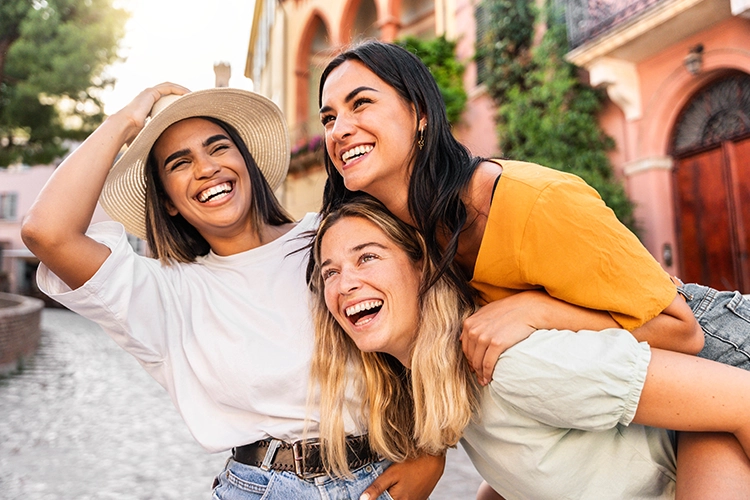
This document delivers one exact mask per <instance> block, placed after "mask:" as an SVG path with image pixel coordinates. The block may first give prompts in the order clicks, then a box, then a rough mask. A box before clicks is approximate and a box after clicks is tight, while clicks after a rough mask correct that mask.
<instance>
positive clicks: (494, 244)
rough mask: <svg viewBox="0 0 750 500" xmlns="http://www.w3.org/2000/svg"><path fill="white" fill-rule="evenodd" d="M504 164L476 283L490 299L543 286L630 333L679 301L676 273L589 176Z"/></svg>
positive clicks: (528, 165) (485, 233)
mask: <svg viewBox="0 0 750 500" xmlns="http://www.w3.org/2000/svg"><path fill="white" fill-rule="evenodd" d="M497 163H498V164H499V165H501V166H502V167H503V173H502V175H501V177H500V179H499V181H498V183H497V187H496V189H495V194H494V196H493V199H492V206H491V208H490V214H489V218H488V221H487V227H486V229H485V232H484V236H483V238H482V243H481V246H480V249H479V255H478V257H477V262H476V265H475V268H474V277H473V279H472V281H471V285H472V286H473V287H474V288H475V289H477V290H478V291H479V292H481V294H482V297H483V299H484V300H486V301H487V302H491V301H493V300H498V299H501V298H504V297H508V296H510V295H512V294H515V293H518V292H520V291H523V290H530V289H542V288H543V289H545V290H546V291H547V293H549V294H550V295H551V296H553V297H556V298H558V299H561V300H564V301H565V302H568V303H571V304H575V305H579V306H583V307H587V308H590V309H597V310H602V311H608V312H609V313H610V314H611V315H612V317H613V318H614V320H615V321H617V323H618V324H620V325H621V326H622V327H623V328H625V329H627V330H633V329H635V328H637V327H639V326H641V325H642V324H643V323H645V322H646V321H648V320H650V319H652V318H654V317H655V316H657V315H658V314H659V313H661V312H662V311H663V310H664V309H665V308H666V307H667V306H668V305H669V304H670V303H671V302H672V300H674V297H675V295H676V293H677V289H676V287H675V286H674V284H673V283H672V282H671V281H670V279H669V275H668V274H667V273H666V272H665V271H664V270H663V269H662V267H661V266H660V265H659V263H658V262H656V260H655V259H654V258H653V256H652V255H651V254H650V253H648V251H647V250H646V248H645V247H644V246H643V245H642V244H641V242H640V241H638V238H636V237H635V235H634V234H633V233H631V232H630V231H629V230H628V229H627V228H626V227H625V226H624V225H622V224H621V223H620V222H619V221H618V220H617V217H615V214H614V212H613V211H612V210H611V209H610V208H608V207H607V206H606V205H605V204H604V202H603V201H602V199H601V197H600V196H599V194H598V193H597V192H596V191H595V190H594V189H593V188H591V187H590V186H589V185H587V184H586V183H585V182H584V181H583V180H581V179H580V178H579V177H577V176H574V175H571V174H567V173H564V172H560V171H557V170H553V169H550V168H547V167H542V166H540V165H535V164H533V163H525V162H518V161H500V162H497Z"/></svg>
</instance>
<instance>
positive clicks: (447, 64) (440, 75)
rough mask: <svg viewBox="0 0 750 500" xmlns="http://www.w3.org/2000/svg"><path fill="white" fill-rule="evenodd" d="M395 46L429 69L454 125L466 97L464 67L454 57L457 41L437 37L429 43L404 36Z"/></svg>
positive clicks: (462, 108) (464, 104) (462, 109)
mask: <svg viewBox="0 0 750 500" xmlns="http://www.w3.org/2000/svg"><path fill="white" fill-rule="evenodd" d="M397 43H398V44H399V45H401V46H402V47H404V48H405V49H406V50H408V51H409V52H411V53H412V54H414V55H416V56H417V57H419V58H420V59H421V60H422V62H423V63H425V65H426V66H427V67H428V68H429V69H430V73H432V76H433V77H435V81H437V84H438V87H439V88H440V93H441V94H442V95H443V101H445V108H446V114H447V115H448V121H449V122H451V123H454V124H455V123H457V122H458V120H459V119H460V118H461V113H463V111H464V108H466V100H467V95H466V90H465V89H464V83H463V76H464V69H465V68H464V66H463V65H462V64H461V63H460V62H459V61H458V59H457V58H456V42H452V41H449V40H447V39H446V38H445V36H439V37H437V38H434V39H431V40H422V39H419V38H415V37H406V38H404V39H403V40H399V41H398V42H397Z"/></svg>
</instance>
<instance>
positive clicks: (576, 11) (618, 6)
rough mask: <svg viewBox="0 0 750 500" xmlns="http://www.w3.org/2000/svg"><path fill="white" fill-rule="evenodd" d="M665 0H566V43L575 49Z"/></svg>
mask: <svg viewBox="0 0 750 500" xmlns="http://www.w3.org/2000/svg"><path fill="white" fill-rule="evenodd" d="M664 1H667V0H565V19H566V22H567V25H568V42H569V43H570V48H571V49H574V48H576V47H578V46H579V45H581V44H583V43H584V42H586V41H588V40H591V39H592V38H594V37H596V36H598V35H601V34H602V33H604V32H606V31H608V30H610V29H611V28H613V27H615V26H617V25H618V24H622V23H623V22H625V21H628V20H630V19H632V18H633V17H634V16H636V15H638V14H641V13H642V12H644V11H645V10H647V9H649V8H651V7H653V6H654V5H656V4H658V3H661V2H664Z"/></svg>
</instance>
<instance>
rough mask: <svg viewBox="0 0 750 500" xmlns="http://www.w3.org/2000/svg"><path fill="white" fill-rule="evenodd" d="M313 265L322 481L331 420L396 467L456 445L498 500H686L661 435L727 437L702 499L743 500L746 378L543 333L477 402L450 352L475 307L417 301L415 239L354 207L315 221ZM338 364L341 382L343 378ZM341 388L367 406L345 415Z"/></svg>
mask: <svg viewBox="0 0 750 500" xmlns="http://www.w3.org/2000/svg"><path fill="white" fill-rule="evenodd" d="M313 252H314V259H315V270H314V273H313V275H312V280H313V282H312V285H313V288H314V291H315V292H316V301H315V321H316V339H315V351H314V357H313V372H312V373H313V381H314V382H317V383H318V384H319V387H320V394H321V411H322V412H323V415H324V416H325V417H326V418H324V419H323V422H324V423H323V425H322V426H321V430H320V432H321V440H322V442H323V456H324V458H325V460H326V461H327V463H328V466H329V468H330V469H331V470H332V471H334V472H338V473H342V472H343V473H346V469H347V468H346V464H345V462H344V460H343V458H344V454H343V449H344V447H343V439H344V434H345V433H344V428H343V418H342V415H343V414H345V413H346V412H347V411H352V410H354V411H359V412H360V413H361V414H362V416H363V417H365V416H366V417H367V418H368V419H369V432H370V436H371V443H372V445H373V447H374V449H375V450H376V451H378V452H379V453H381V454H382V455H383V456H385V457H387V458H389V459H392V460H399V459H402V458H404V457H408V456H412V455H414V454H415V453H419V452H420V451H428V452H432V453H435V452H438V451H439V450H441V449H444V448H446V447H448V446H453V445H455V444H456V443H457V442H458V440H459V438H460V437H461V436H462V435H463V436H464V445H465V447H466V449H467V451H468V452H469V455H470V457H471V459H472V461H473V463H474V465H475V466H476V467H477V469H478V470H479V472H480V473H481V474H482V476H483V477H484V479H485V481H487V482H488V483H489V485H490V486H491V487H492V488H493V489H494V490H495V491H496V492H498V493H499V494H501V495H503V497H504V498H506V499H508V500H511V499H514V498H533V499H535V500H542V499H559V498H570V499H585V498H591V499H608V498H611V499H623V498H628V499H650V498H663V499H671V498H689V497H691V495H695V492H694V491H693V490H692V488H691V487H689V486H687V485H689V484H692V483H695V481H696V480H700V478H701V477H700V474H698V475H697V476H691V477H687V476H685V477H683V475H682V474H677V470H678V469H677V463H678V461H679V459H680V458H681V455H680V454H679V453H678V449H677V448H676V436H675V433H674V432H672V431H666V430H664V429H663V428H669V429H676V430H679V431H709V432H721V433H724V432H726V433H731V434H726V437H727V438H728V439H732V440H738V441H739V443H740V444H741V446H742V448H741V449H742V450H744V452H742V453H743V456H742V457H741V463H742V466H740V467H739V468H738V469H737V471H736V480H737V482H736V484H726V485H725V488H724V489H723V490H722V489H714V490H713V495H714V497H716V498H743V495H744V497H747V495H748V494H750V460H749V459H748V457H747V454H750V373H748V372H746V371H744V370H740V369H737V368H734V367H730V366H726V365H722V364H719V363H716V362H713V361H708V360H704V359H700V358H696V357H693V356H688V355H684V354H680V353H675V352H671V351H665V350H660V349H652V348H650V347H649V346H648V344H646V343H645V342H638V341H637V340H636V339H635V338H634V337H633V336H632V335H631V334H630V333H629V332H627V331H626V330H622V329H608V330H604V331H601V332H593V331H580V332H572V331H558V330H539V331H537V332H535V333H533V334H532V335H531V336H530V337H529V338H528V339H526V340H524V341H521V342H520V343H518V344H517V345H516V346H514V347H512V348H510V349H508V350H507V351H505V352H504V353H503V354H502V355H501V357H500V359H499V361H498V363H497V365H496V367H495V371H494V373H493V377H492V380H491V382H490V384H488V385H487V386H485V387H482V388H481V389H478V386H477V384H476V383H475V381H474V378H473V377H472V375H471V372H470V370H469V367H468V364H467V362H466V361H465V360H464V358H463V356H462V352H461V346H460V343H459V342H458V335H459V334H460V332H461V324H462V320H463V319H464V318H465V317H466V316H468V315H469V314H471V313H472V312H473V307H472V305H471V304H467V303H465V302H464V301H463V300H462V299H461V298H460V295H459V294H458V293H457V290H455V289H454V288H453V287H452V285H451V284H450V282H449V281H448V280H447V279H446V278H444V277H442V278H440V279H438V281H437V282H436V284H435V285H434V286H432V287H426V285H425V284H426V283H429V282H430V280H431V278H432V277H433V276H434V268H433V267H432V265H431V264H430V260H429V259H428V258H427V257H426V256H427V254H426V248H425V245H424V242H423V240H422V238H421V237H420V236H419V235H418V233H417V232H416V230H415V229H413V228H412V227H410V226H408V225H406V224H405V223H403V222H402V221H400V220H399V219H397V218H395V217H394V216H392V215H391V214H389V213H388V212H387V210H386V209H385V208H384V207H383V206H382V205H381V204H380V203H379V202H377V201H374V200H372V199H370V198H367V197H358V198H356V199H355V200H353V201H349V202H348V203H345V204H343V205H342V206H341V207H339V208H338V209H336V210H334V211H333V212H331V214H329V215H328V216H327V217H326V218H325V219H324V220H323V222H322V223H321V225H320V228H319V230H318V234H317V238H316V240H315V243H314V248H313ZM349 361H351V362H353V363H354V366H355V369H354V370H353V371H351V372H350V371H347V370H345V369H342V368H340V367H343V366H346V362H349ZM348 387H354V388H355V390H357V391H358V394H359V395H361V397H362V401H364V407H362V408H354V409H352V408H349V407H347V404H346V402H345V400H344V398H343V396H344V395H345V394H346V391H347V388H348ZM732 434H733V435H732ZM735 442H736V441H735ZM707 469H708V467H707ZM691 472H692V471H691ZM732 495H734V496H732Z"/></svg>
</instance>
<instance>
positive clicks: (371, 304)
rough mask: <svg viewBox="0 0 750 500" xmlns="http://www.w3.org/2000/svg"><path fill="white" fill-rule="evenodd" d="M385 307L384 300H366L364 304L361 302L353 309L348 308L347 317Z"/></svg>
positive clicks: (352, 307)
mask: <svg viewBox="0 0 750 500" xmlns="http://www.w3.org/2000/svg"><path fill="white" fill-rule="evenodd" d="M382 305H383V301H382V300H366V301H364V302H360V303H359V304H355V305H353V306H351V307H347V308H346V315H347V317H348V316H352V315H354V314H357V313H359V312H362V311H367V310H369V309H375V308H376V307H380V306H382Z"/></svg>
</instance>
